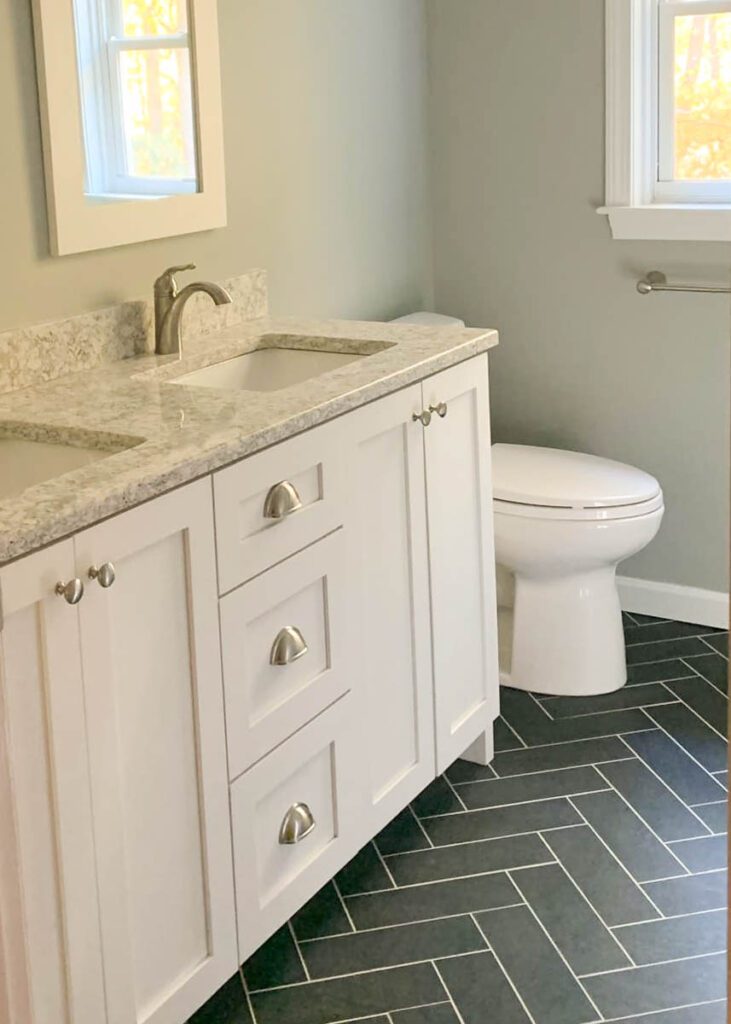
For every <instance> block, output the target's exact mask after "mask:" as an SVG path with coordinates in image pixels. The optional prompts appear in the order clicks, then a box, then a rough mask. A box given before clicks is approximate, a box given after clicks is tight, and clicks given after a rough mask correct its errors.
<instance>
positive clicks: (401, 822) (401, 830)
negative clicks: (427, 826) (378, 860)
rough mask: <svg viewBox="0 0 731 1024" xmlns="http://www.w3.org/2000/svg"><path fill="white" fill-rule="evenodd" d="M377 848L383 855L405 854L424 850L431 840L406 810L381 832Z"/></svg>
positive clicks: (377, 840) (377, 838) (378, 836)
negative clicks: (409, 851) (410, 851)
mask: <svg viewBox="0 0 731 1024" xmlns="http://www.w3.org/2000/svg"><path fill="white" fill-rule="evenodd" d="M375 843H376V846H377V847H378V849H379V850H380V851H381V853H382V854H384V855H385V854H387V853H404V852H406V851H408V850H423V849H424V848H425V847H427V846H428V845H429V840H428V839H427V838H426V836H425V835H424V833H423V831H422V829H421V828H420V826H419V822H418V821H417V820H416V818H415V817H414V815H413V814H412V812H411V810H410V808H408V807H407V808H406V809H405V810H404V811H402V812H401V814H399V815H397V816H396V817H395V818H394V819H393V821H392V822H391V823H390V824H388V825H386V827H385V828H384V829H383V831H382V832H379V833H378V835H377V836H376V839H375Z"/></svg>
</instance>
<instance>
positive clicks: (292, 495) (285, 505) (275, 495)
mask: <svg viewBox="0 0 731 1024" xmlns="http://www.w3.org/2000/svg"><path fill="white" fill-rule="evenodd" d="M301 508H302V501H301V499H300V496H299V494H298V493H297V488H296V487H295V486H294V484H291V483H290V482H289V480H282V481H280V482H279V483H278V484H275V485H274V486H273V487H272V488H271V490H270V491H269V493H268V494H267V496H266V498H265V499H264V518H265V519H285V518H286V517H287V516H290V515H291V514H292V513H293V512H297V511H298V509H301Z"/></svg>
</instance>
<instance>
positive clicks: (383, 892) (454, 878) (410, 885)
mask: <svg viewBox="0 0 731 1024" xmlns="http://www.w3.org/2000/svg"><path fill="white" fill-rule="evenodd" d="M460 845H463V846H464V845H467V844H464V843H462V844H460ZM438 849H444V847H438ZM420 852H422V853H427V852H429V851H427V850H422V851H420ZM554 863H555V860H551V861H542V862H541V864H540V865H539V864H516V865H515V867H511V868H493V869H492V870H490V871H470V872H468V873H467V874H464V875H462V874H460V875H449V876H448V877H447V878H430V879H429V880H428V881H425V882H405V883H404V884H402V885H396V886H395V887H394V888H393V889H372V890H371V891H370V892H353V893H350V895H348V896H346V897H345V899H346V900H350V899H354V898H360V897H361V896H387V895H388V894H389V893H396V892H399V891H401V890H402V889H419V888H421V887H422V886H425V885H440V884H441V883H443V882H461V881H463V880H464V879H465V878H483V877H484V876H486V875H502V874H505V872H506V871H508V870H510V871H521V870H523V869H524V868H536V867H539V866H540V867H544V866H545V865H546V864H554ZM384 927H388V925H385V926H384ZM356 931H362V929H360V928H356ZM344 934H346V935H349V934H351V933H350V932H345V933H344ZM322 937H323V938H329V936H327V935H325V936H322ZM302 941H303V942H316V941H317V938H315V939H302Z"/></svg>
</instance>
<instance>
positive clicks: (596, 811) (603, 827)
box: [574, 792, 684, 882]
mask: <svg viewBox="0 0 731 1024" xmlns="http://www.w3.org/2000/svg"><path fill="white" fill-rule="evenodd" d="M574 803H575V804H576V807H577V808H578V810H579V811H580V812H581V814H583V815H584V817H585V818H586V819H587V821H588V822H589V824H590V825H591V826H592V827H593V828H594V829H595V830H596V832H597V833H598V834H599V836H600V837H601V838H602V839H603V840H604V842H605V843H606V844H607V846H608V847H609V848H610V849H611V850H612V851H613V852H614V853H615V854H616V856H617V857H618V858H619V860H620V861H621V862H622V864H623V865H624V866H625V867H626V868H627V870H628V871H629V873H630V874H631V875H632V877H633V878H635V879H636V880H637V881H638V882H649V881H651V880H652V879H655V878H668V877H669V876H670V875H680V874H682V873H683V870H684V869H683V867H682V865H681V864H680V863H679V862H678V861H677V860H676V859H675V858H674V857H673V856H672V854H671V853H670V852H669V851H668V850H667V849H666V848H665V846H664V845H663V844H662V843H661V842H660V840H659V839H657V838H656V837H655V836H654V835H653V834H652V832H651V831H650V830H649V829H648V828H647V826H646V825H644V824H643V823H642V822H641V821H640V819H639V818H638V817H637V815H636V814H634V812H633V811H632V810H630V808H629V807H628V806H627V805H626V804H625V803H624V801H623V800H622V799H621V797H619V796H617V794H616V793H611V792H607V793H593V794H592V795H591V796H580V797H576V799H575V801H574Z"/></svg>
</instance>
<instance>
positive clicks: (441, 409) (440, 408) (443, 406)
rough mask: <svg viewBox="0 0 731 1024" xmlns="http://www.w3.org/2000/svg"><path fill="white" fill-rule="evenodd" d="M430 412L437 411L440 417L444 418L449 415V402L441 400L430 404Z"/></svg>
mask: <svg viewBox="0 0 731 1024" xmlns="http://www.w3.org/2000/svg"><path fill="white" fill-rule="evenodd" d="M429 412H435V413H436V414H437V416H438V417H439V419H441V420H443V419H444V417H445V416H446V415H447V403H446V402H439V403H438V404H437V405H430V406H429Z"/></svg>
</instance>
